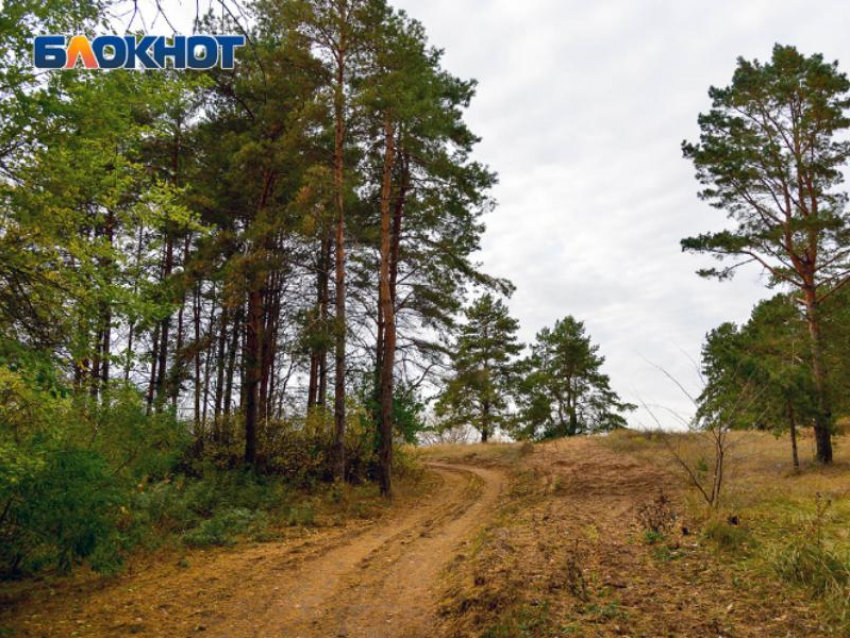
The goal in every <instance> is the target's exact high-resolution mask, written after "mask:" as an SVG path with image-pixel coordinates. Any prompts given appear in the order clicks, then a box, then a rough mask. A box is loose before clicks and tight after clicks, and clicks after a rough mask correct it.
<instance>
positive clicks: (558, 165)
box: [395, 0, 850, 425]
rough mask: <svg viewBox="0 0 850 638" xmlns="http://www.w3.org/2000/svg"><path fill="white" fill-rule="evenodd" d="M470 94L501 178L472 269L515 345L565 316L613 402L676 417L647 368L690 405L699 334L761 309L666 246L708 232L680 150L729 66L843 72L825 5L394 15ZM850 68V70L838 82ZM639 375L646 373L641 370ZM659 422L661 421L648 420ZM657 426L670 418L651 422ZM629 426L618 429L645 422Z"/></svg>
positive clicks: (846, 51)
mask: <svg viewBox="0 0 850 638" xmlns="http://www.w3.org/2000/svg"><path fill="white" fill-rule="evenodd" d="M395 4H396V5H397V6H400V7H402V8H404V9H406V10H407V12H408V13H409V14H410V15H411V16H413V17H415V18H417V19H419V20H421V21H422V22H423V23H424V24H425V27H426V29H427V32H428V34H429V36H430V38H431V40H432V42H433V43H434V44H435V45H436V46H439V47H441V48H444V49H445V51H446V54H445V59H444V63H445V66H446V67H447V68H448V69H449V70H451V71H452V72H453V73H455V74H457V75H460V76H463V77H475V78H477V79H478V80H479V82H480V89H479V93H478V97H477V99H476V100H475V101H474V102H473V105H472V108H471V109H470V112H469V115H468V120H469V122H470V125H471V127H472V129H473V130H474V131H475V132H476V133H477V134H478V135H481V136H482V137H483V142H482V144H481V146H480V148H479V153H478V157H479V158H480V159H482V160H483V161H485V162H487V163H488V164H490V166H491V167H492V168H493V169H495V170H497V171H498V172H499V175H500V184H499V186H498V187H497V188H496V191H495V195H496V198H497V199H498V200H499V204H500V205H499V208H498V209H497V211H496V212H494V213H493V214H492V215H491V216H490V217H489V218H488V220H487V222H488V232H487V235H486V237H485V240H484V245H483V252H482V260H483V262H484V264H485V267H486V269H487V270H488V271H489V272H491V273H492V274H496V275H500V276H506V277H509V278H510V279H511V280H512V281H513V282H514V283H515V284H516V285H517V292H516V294H515V296H514V298H513V299H512V300H511V304H510V305H511V309H512V312H513V313H514V315H516V316H517V317H518V318H519V319H520V320H521V323H522V326H523V335H522V336H523V338H524V339H525V340H526V341H530V340H532V339H533V336H534V333H535V332H536V331H537V330H539V329H540V328H541V327H543V326H544V325H550V324H552V323H554V321H555V320H556V319H558V318H560V317H563V316H565V315H567V314H573V315H575V316H576V317H578V318H580V319H583V320H585V321H586V323H587V325H588V329H589V331H590V333H591V334H592V336H593V338H594V339H595V341H596V342H597V343H599V344H600V345H601V350H602V352H603V354H605V356H606V357H607V365H606V369H607V372H608V373H609V374H610V375H611V378H612V381H613V384H614V386H615V387H616V388H617V389H618V390H619V391H620V392H621V394H622V395H623V396H624V397H626V398H628V399H630V400H632V401H637V400H638V399H639V398H640V399H643V400H645V401H646V402H647V403H650V404H660V405H664V406H667V407H670V408H672V409H675V410H679V411H683V410H687V409H688V407H689V406H688V401H687V399H686V398H684V396H683V395H682V394H681V392H679V390H677V389H676V388H675V386H674V385H673V384H672V383H671V382H669V381H668V380H667V379H666V378H665V377H664V375H663V374H662V373H660V372H659V371H658V370H657V369H655V368H654V366H653V365H652V364H657V365H659V366H663V367H664V368H665V369H666V370H668V371H669V372H670V373H671V374H673V375H674V376H676V377H677V378H679V379H681V380H682V381H683V382H684V383H686V384H688V385H689V386H691V387H694V388H695V389H696V385H697V379H696V374H695V372H694V369H693V363H692V362H691V361H690V360H689V357H692V358H698V357H699V349H700V345H701V342H702V339H703V337H704V335H705V333H706V332H707V331H708V330H710V329H711V328H713V327H715V326H716V325H718V324H719V323H721V322H723V321H728V320H734V321H741V320H743V319H745V318H746V317H747V315H748V314H749V310H750V308H751V307H752V305H753V304H754V303H755V302H756V301H757V300H758V299H759V298H761V297H763V296H766V295H767V294H769V292H767V291H766V290H765V288H764V286H763V281H762V280H761V277H760V273H759V272H758V271H757V270H749V271H745V272H742V273H741V274H740V275H739V277H738V279H737V280H735V281H733V282H731V283H717V282H713V281H704V280H702V279H700V278H699V277H697V276H696V275H695V274H694V271H695V270H696V269H697V268H698V267H700V266H701V265H703V264H705V263H706V261H707V260H706V259H705V258H703V257H698V256H692V255H685V254H682V252H681V251H680V248H679V240H680V239H681V238H683V237H686V236H688V235H692V234H695V233H698V232H701V231H704V230H709V229H712V228H718V227H721V226H722V225H723V223H724V220H723V215H722V213H720V212H718V211H715V210H714V209H711V208H710V207H709V206H708V205H706V204H704V203H702V202H699V201H698V200H697V198H696V192H697V184H696V182H695V180H694V177H693V169H692V167H691V166H689V164H688V163H687V162H686V161H685V160H683V159H682V157H681V151H680V143H681V141H682V140H683V139H685V138H689V139H693V138H695V137H696V136H697V134H698V130H697V126H696V118H697V114H698V113H699V112H700V111H701V110H705V109H706V108H707V107H708V98H707V90H708V87H709V86H710V85H712V84H716V85H725V84H727V83H728V82H729V80H730V79H731V76H732V72H733V69H734V65H735V59H736V58H737V57H738V56H739V55H743V56H745V57H748V58H752V57H758V58H760V59H766V58H768V57H769V56H770V53H771V48H772V46H773V44H774V43H775V42H781V43H783V44H793V45H796V46H798V47H799V48H800V49H801V50H802V51H804V52H806V53H812V52H822V53H824V55H825V56H826V57H827V58H828V59H840V60H847V62H848V63H850V40H848V39H847V37H846V34H845V33H844V29H843V27H842V25H843V24H845V23H846V21H847V20H846V19H847V18H848V17H850V7H848V6H847V5H846V4H844V3H841V2H837V1H832V2H823V3H820V4H818V5H817V9H816V10H815V9H814V8H813V5H812V4H811V3H810V2H805V1H793V2H788V1H786V2H781V3H779V2H772V1H768V0H759V1H753V0H749V1H747V2H741V1H740V0H737V1H732V0H722V1H720V2H712V3H704V2H696V1H695V0H691V1H673V0H667V1H661V0H656V1H654V2H640V3H638V2H632V1H630V0H607V1H606V0H603V1H600V2H582V1H578V0H574V1H572V2H563V0H535V1H526V2H516V1H513V0H466V1H463V2H458V0H427V1H426V0H399V1H398V2H396V3H395ZM845 68H850V67H845ZM650 362H651V363H650ZM659 415H660V416H662V417H663V415H661V414H659ZM663 418H664V421H665V423H668V424H672V423H673V422H674V420H673V419H672V418H671V417H669V416H667V417H663ZM650 421H651V419H650V417H649V416H648V415H647V414H646V413H645V412H643V411H642V410H641V411H639V412H638V413H636V414H635V415H634V417H633V418H632V423H633V424H634V425H638V424H639V423H643V424H647V425H648V424H649V423H650Z"/></svg>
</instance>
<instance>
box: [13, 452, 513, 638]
mask: <svg viewBox="0 0 850 638" xmlns="http://www.w3.org/2000/svg"><path fill="white" fill-rule="evenodd" d="M429 467H430V469H431V470H432V472H433V473H434V479H435V480H434V481H433V482H432V484H433V487H432V488H431V489H429V490H428V492H427V493H425V494H421V495H416V496H414V497H412V498H401V499H399V501H398V502H397V503H396V504H395V505H394V506H393V508H392V511H391V512H390V513H389V514H388V515H387V516H386V517H385V518H382V519H379V520H378V521H375V522H371V521H364V522H363V524H361V525H357V524H355V525H353V526H349V527H343V528H340V529H338V530H336V529H333V530H322V531H318V532H316V533H315V534H309V535H307V536H306V537H304V538H303V539H301V540H295V541H293V540H289V541H285V542H279V543H264V544H261V545H255V546H250V547H245V548H244V549H240V550H238V551H212V552H206V551H198V552H195V553H193V554H191V555H190V557H189V564H188V565H179V564H172V563H170V562H163V563H158V564H153V565H147V566H146V567H145V568H143V569H141V570H139V571H137V572H130V573H125V574H123V575H122V576H120V577H118V578H117V579H115V580H110V579H100V580H97V579H96V580H93V581H92V580H80V581H77V582H73V581H72V582H69V583H66V584H65V585H66V586H64V587H63V588H62V590H61V591H57V592H55V593H56V595H55V596H54V595H52V594H53V593H54V592H52V591H50V592H47V591H45V592H41V594H40V596H39V600H38V602H36V601H35V600H30V601H19V602H21V603H23V604H22V605H21V607H20V608H19V609H18V610H17V611H18V612H19V613H18V614H14V615H13V617H12V618H13V626H15V628H16V630H17V632H16V633H15V634H14V635H20V636H25V637H39V638H40V637H54V636H57V637H58V636H61V637H62V638H66V637H69V636H87V637H92V638H95V637H97V638H101V637H106V636H109V637H110V638H111V637H113V636H130V635H133V636H150V637H155V638H196V637H200V636H216V637H220V638H225V637H226V638H243V637H246V638H249V637H258V638H275V637H281V638H298V637H301V638H338V637H340V636H346V637H348V638H357V637H364V638H366V637H368V638H385V637H386V638H391V637H399V638H416V637H419V636H431V635H433V627H434V625H435V616H434V614H435V609H436V605H437V583H438V576H439V574H440V572H441V570H442V569H443V567H445V566H446V564H447V563H448V562H449V561H450V560H451V559H452V558H453V557H454V556H455V555H456V553H457V552H458V551H462V546H463V544H464V543H465V542H467V541H468V540H469V539H471V538H472V537H473V536H474V532H475V530H476V528H477V527H478V526H479V525H480V524H481V523H483V522H484V521H485V520H486V519H487V517H488V516H489V515H490V513H491V512H493V511H495V510H496V509H497V500H498V498H499V495H500V493H501V491H502V488H503V486H504V484H505V482H506V479H505V478H504V476H503V475H502V474H501V473H499V472H495V471H492V470H485V469H480V468H473V467H465V466H453V465H443V464H438V463H433V464H429ZM46 594H50V595H46ZM0 611H2V610H0ZM12 611H13V612H14V611H15V610H14V609H13V610H12Z"/></svg>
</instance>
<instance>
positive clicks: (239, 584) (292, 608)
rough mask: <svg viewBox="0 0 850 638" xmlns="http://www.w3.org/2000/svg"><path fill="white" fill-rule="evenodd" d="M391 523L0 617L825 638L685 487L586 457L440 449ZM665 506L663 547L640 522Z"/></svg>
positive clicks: (325, 533) (235, 555)
mask: <svg viewBox="0 0 850 638" xmlns="http://www.w3.org/2000/svg"><path fill="white" fill-rule="evenodd" d="M426 458H427V459H430V460H429V461H428V462H427V467H428V475H429V476H430V478H429V479H428V481H426V483H427V489H424V490H419V491H417V492H415V493H411V494H400V495H399V497H398V498H396V500H395V501H394V503H393V504H392V506H391V507H390V508H389V511H388V513H387V514H386V515H384V516H383V517H381V518H378V519H374V520H364V521H359V522H351V523H349V524H347V525H344V526H341V527H338V528H327V529H319V530H316V531H313V532H305V535H304V536H303V537H301V538H298V539H290V540H287V541H281V542H268V543H262V544H255V545H250V546H245V545H240V546H237V547H235V548H230V549H227V550H216V551H193V552H191V553H190V554H189V555H188V561H185V560H181V561H177V560H170V561H163V560H160V561H159V562H156V563H153V564H150V565H146V566H145V567H144V568H143V569H133V570H131V572H130V573H125V574H124V575H122V576H119V577H116V578H112V579H95V578H88V579H86V578H78V577H74V578H72V579H68V581H69V582H68V583H66V585H65V586H59V587H56V588H55V590H54V589H50V590H49V592H52V593H49V595H48V594H47V593H45V589H44V588H42V590H41V591H40V593H39V594H38V595H31V596H29V597H28V598H22V599H20V600H19V601H18V603H17V608H16V609H14V610H12V611H11V612H9V611H8V610H7V611H6V612H5V613H3V614H2V615H0V626H5V627H11V628H12V629H13V630H14V631H15V632H16V633H14V634H12V635H20V636H28V637H35V636H61V637H63V638H64V637H68V636H94V637H102V636H129V635H138V636H157V637H160V636H161V637H165V638H169V637H178V636H179V637H181V638H190V637H196V636H215V637H220V638H225V637H226V638H242V637H257V638H273V637H280V638H341V637H346V638H426V637H428V638H431V637H444V638H466V637H471V636H488V637H494V638H519V637H529V638H534V637H542V636H547V637H548V636H573V635H574V636H617V635H620V636H622V635H625V636H635V637H636V636H711V637H717V636H725V637H732V636H736V637H738V636H754V637H755V636H777V637H778V636H816V635H823V634H822V633H821V632H820V630H819V626H818V624H817V622H816V620H815V619H814V618H813V617H812V615H811V613H810V610H809V609H808V608H807V607H806V606H804V605H802V604H801V601H800V600H799V599H794V598H788V597H787V596H786V595H785V594H783V593H782V592H780V591H777V590H775V589H771V587H770V585H769V583H767V582H760V580H759V576H758V575H756V574H751V575H748V574H746V573H743V574H742V573H740V572H738V573H735V572H733V571H732V570H730V569H729V568H728V566H727V565H726V564H725V563H724V560H723V557H722V556H718V555H717V554H716V553H715V552H712V551H709V550H708V549H707V548H706V547H704V546H703V545H702V544H701V543H700V541H699V536H698V535H697V534H696V533H694V532H693V531H688V530H687V526H688V525H689V523H688V521H686V520H684V519H682V518H676V517H675V511H676V510H677V509H678V511H680V512H681V511H682V510H681V508H680V505H681V502H680V500H679V499H680V498H681V496H682V492H683V485H682V482H681V479H680V478H677V477H675V476H671V475H670V474H668V473H665V471H664V470H663V469H661V468H659V467H658V466H657V465H656V464H654V463H648V462H645V461H641V460H639V459H636V458H635V457H633V456H630V455H628V454H623V453H618V452H616V451H612V450H611V449H609V448H608V447H606V446H605V445H604V444H603V443H602V442H600V441H599V440H598V439H589V438H585V439H576V440H570V441H564V442H556V443H550V444H545V445H536V446H530V445H528V446H474V447H472V448H461V447H457V446H454V447H451V448H449V449H448V450H444V453H443V452H438V453H430V454H429V455H427V456H426ZM662 491H663V492H664V493H665V494H666V496H665V498H669V504H666V505H665V506H664V507H665V508H667V507H669V508H670V509H671V511H672V512H673V515H672V517H671V518H670V524H671V528H670V529H669V530H667V533H666V536H667V539H666V541H664V542H659V543H651V542H647V539H646V538H645V530H644V529H643V528H642V527H641V526H640V525H639V524H638V523H637V522H636V521H637V519H639V518H640V515H639V513H640V509H641V508H642V507H643V506H645V505H646V504H648V503H650V504H651V503H653V502H655V501H656V500H657V499H658V495H659V494H660V493H661V492H662Z"/></svg>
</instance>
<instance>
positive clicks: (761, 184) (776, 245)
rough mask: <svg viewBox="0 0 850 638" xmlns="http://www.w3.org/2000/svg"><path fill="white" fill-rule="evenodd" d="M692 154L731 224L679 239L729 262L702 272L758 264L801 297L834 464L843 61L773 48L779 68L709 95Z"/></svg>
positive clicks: (761, 67)
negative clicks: (829, 324)
mask: <svg viewBox="0 0 850 638" xmlns="http://www.w3.org/2000/svg"><path fill="white" fill-rule="evenodd" d="M709 95H710V96H711V99H712V108H711V110H710V111H709V112H708V113H706V114H703V115H700V117H699V125H700V129H701V131H702V133H701V136H700V141H699V142H698V143H696V144H691V143H687V142H685V143H683V150H684V154H685V157H686V158H688V159H690V160H691V161H693V163H694V166H695V167H696V169H697V179H698V180H699V181H700V183H701V184H703V185H704V186H705V189H704V190H703V191H702V193H701V197H702V198H703V199H705V200H707V201H709V202H710V203H711V205H712V206H714V207H716V208H719V209H722V210H725V211H726V212H727V214H728V216H729V218H730V219H731V220H732V222H733V225H732V226H731V227H730V228H729V229H727V230H723V231H720V232H714V233H705V234H702V235H700V236H698V237H691V238H688V239H684V240H683V241H682V247H683V249H684V250H689V251H695V252H705V253H709V254H711V255H714V256H716V257H717V258H719V259H726V258H730V259H731V260H732V263H731V264H730V265H727V266H725V267H723V268H719V269H718V268H712V269H706V270H702V271H700V274H701V275H703V276H706V277H717V278H719V279H725V278H728V277H731V276H732V275H733V274H734V272H735V271H736V270H737V269H738V268H740V267H741V266H743V265H745V264H749V263H756V264H759V265H760V266H761V267H762V268H763V269H764V270H765V271H766V272H767V273H768V274H769V275H770V283H771V285H784V286H787V287H790V288H793V289H796V290H797V292H798V294H799V296H800V302H801V303H802V304H803V306H804V308H805V309H806V321H807V324H808V330H809V335H810V337H809V338H810V346H811V347H810V349H809V350H810V356H811V360H812V374H813V380H814V388H815V393H816V397H817V404H818V412H817V418H816V420H815V438H816V441H817V456H818V460H819V461H820V462H821V463H831V462H832V421H833V418H832V406H831V398H830V392H829V370H828V369H827V367H826V363H825V360H824V354H823V351H824V339H823V334H822V318H821V315H822V312H823V310H822V308H823V306H824V304H825V302H827V300H828V299H829V298H830V297H831V296H832V295H833V294H834V293H835V292H836V291H838V290H840V289H841V288H842V287H844V286H845V285H847V283H848V282H850V215H848V211H847V208H846V201H847V195H846V193H844V192H843V191H841V190H840V186H841V184H842V182H843V174H842V171H843V170H844V169H845V168H846V166H847V163H848V160H850V142H848V141H847V140H846V134H845V132H846V130H847V129H848V128H850V118H848V117H847V114H846V112H847V109H848V107H850V81H848V79H847V77H846V76H845V75H844V74H843V73H840V72H839V71H838V65H837V63H832V64H830V63H827V62H824V60H823V57H822V56H821V55H812V56H809V57H807V56H804V55H802V54H800V53H799V52H798V51H797V50H796V49H795V48H793V47H787V46H780V45H776V47H775V48H774V50H773V56H772V58H771V61H770V62H768V63H765V64H762V63H760V62H758V61H753V62H751V61H748V60H744V59H739V60H738V67H737V69H736V70H735V74H734V76H733V78H732V84H731V85H730V86H728V87H726V88H714V87H712V88H711V89H710V91H709Z"/></svg>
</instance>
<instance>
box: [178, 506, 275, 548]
mask: <svg viewBox="0 0 850 638" xmlns="http://www.w3.org/2000/svg"><path fill="white" fill-rule="evenodd" d="M267 525H268V516H267V515H266V513H265V512H263V511H252V510H249V509H245V508H243V507H237V508H233V509H226V510H222V511H219V512H216V514H215V515H214V516H213V517H212V518H209V519H207V520H205V521H203V522H202V523H201V524H200V525H198V527H196V528H195V529H193V530H190V531H188V532H186V533H185V534H184V535H183V541H184V542H185V543H186V544H187V545H189V546H190V547H209V546H222V545H232V544H233V543H234V542H235V541H236V537H237V536H239V535H242V534H248V533H251V534H254V535H260V534H262V533H264V532H265V528H266V526H267Z"/></svg>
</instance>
